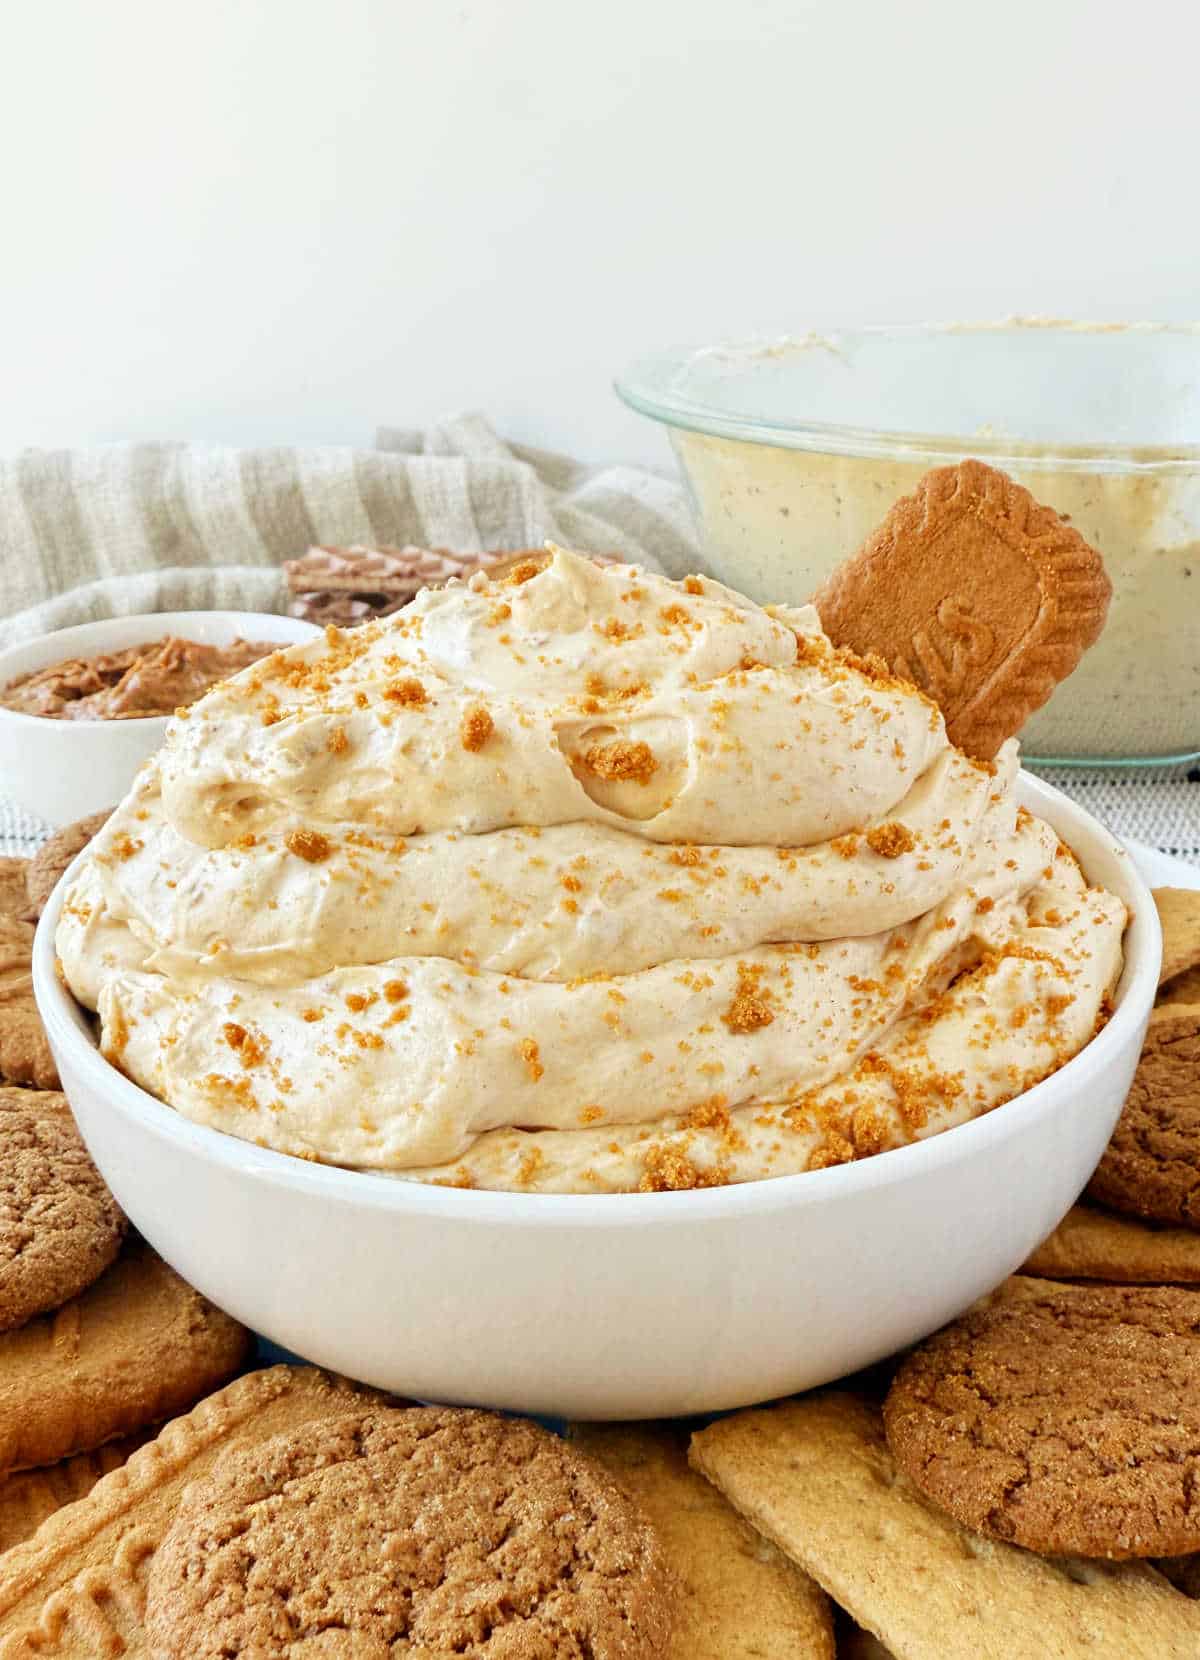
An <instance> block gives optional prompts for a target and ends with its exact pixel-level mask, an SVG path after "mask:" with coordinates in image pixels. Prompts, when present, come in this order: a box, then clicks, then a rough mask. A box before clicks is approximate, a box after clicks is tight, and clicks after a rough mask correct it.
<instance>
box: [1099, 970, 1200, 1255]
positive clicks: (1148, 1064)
mask: <svg viewBox="0 0 1200 1660" xmlns="http://www.w3.org/2000/svg"><path fill="white" fill-rule="evenodd" d="M1088 1193H1089V1195H1090V1196H1091V1197H1092V1198H1093V1199H1096V1200H1098V1201H1099V1203H1100V1204H1102V1205H1108V1206H1110V1207H1111V1208H1112V1209H1113V1210H1119V1211H1125V1212H1128V1213H1129V1214H1131V1215H1133V1216H1140V1217H1148V1218H1151V1219H1153V1220H1155V1221H1159V1222H1170V1223H1174V1224H1175V1225H1176V1226H1181V1227H1186V1228H1195V1229H1197V1230H1200V1003H1165V1004H1160V1005H1159V1007H1157V1008H1155V1009H1152V1010H1151V1012H1150V1023H1149V1026H1148V1027H1147V1030H1146V1041H1145V1044H1144V1045H1143V1047H1142V1053H1141V1058H1140V1059H1139V1061H1138V1064H1137V1071H1136V1072H1135V1073H1134V1076H1133V1083H1132V1084H1131V1085H1130V1089H1129V1094H1128V1095H1127V1096H1126V1098H1125V1105H1124V1106H1123V1107H1122V1108H1121V1116H1120V1118H1119V1119H1118V1120H1117V1127H1116V1129H1115V1130H1114V1131H1113V1133H1112V1139H1111V1140H1110V1141H1109V1144H1108V1146H1107V1147H1106V1148H1105V1151H1104V1156H1103V1157H1102V1158H1101V1160H1100V1163H1099V1165H1098V1166H1097V1169H1096V1172H1095V1174H1094V1175H1093V1177H1092V1179H1091V1181H1090V1183H1089V1184H1088Z"/></svg>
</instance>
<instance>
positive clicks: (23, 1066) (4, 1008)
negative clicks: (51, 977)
mask: <svg viewBox="0 0 1200 1660" xmlns="http://www.w3.org/2000/svg"><path fill="white" fill-rule="evenodd" d="M32 962H33V927H32V925H31V924H30V923H28V922H25V921H24V920H23V919H22V918H20V917H16V916H9V915H7V914H5V913H3V912H0V1084H26V1085H30V1086H32V1087H33V1088H34V1089H57V1088H58V1068H57V1066H55V1064H54V1056H53V1055H52V1054H51V1053H50V1044H49V1042H48V1041H47V1039H46V1033H45V1030H44V1028H43V1026H42V1021H41V1016H40V1015H39V1014H38V1012H37V1005H36V1004H35V1002H34V1000H33V969H32Z"/></svg>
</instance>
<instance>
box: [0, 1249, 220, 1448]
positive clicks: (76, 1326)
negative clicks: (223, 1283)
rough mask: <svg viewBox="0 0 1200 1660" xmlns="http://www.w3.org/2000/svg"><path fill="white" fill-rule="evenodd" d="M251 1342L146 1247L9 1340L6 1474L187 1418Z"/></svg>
mask: <svg viewBox="0 0 1200 1660" xmlns="http://www.w3.org/2000/svg"><path fill="white" fill-rule="evenodd" d="M250 1346H251V1337H250V1333H249V1332H248V1331H246V1329H245V1327H244V1326H240V1325H239V1324H238V1322H237V1321H236V1320H231V1319H230V1317H229V1316H228V1315H227V1314H222V1313H221V1311H220V1309H216V1308H214V1307H213V1306H212V1304H211V1303H209V1302H207V1301H206V1300H205V1299H204V1298H203V1297H202V1296H201V1295H200V1293H199V1292H198V1291H193V1290H192V1288H191V1286H190V1285H186V1284H185V1283H184V1281H183V1280H181V1279H180V1278H179V1275H178V1274H176V1273H175V1272H174V1270H173V1269H170V1268H168V1267H167V1265H166V1263H165V1262H163V1260H162V1259H161V1257H158V1256H156V1255H155V1253H154V1252H153V1251H152V1250H151V1249H150V1247H149V1246H148V1245H146V1244H145V1243H143V1241H141V1240H140V1239H132V1240H130V1241H129V1243H128V1244H127V1245H126V1247H125V1249H124V1250H123V1251H122V1252H121V1254H120V1256H119V1257H118V1258H117V1260H116V1261H115V1262H114V1263H113V1265H112V1267H111V1268H109V1269H107V1270H106V1272H105V1273H103V1274H101V1276H100V1278H99V1279H98V1280H96V1281H95V1283H94V1284H93V1285H90V1286H89V1287H88V1288H87V1290H86V1291H84V1292H81V1294H80V1295H79V1296H78V1297H74V1298H72V1299H71V1301H70V1302H69V1303H64V1304H63V1305H62V1307H61V1308H58V1309H56V1310H55V1311H54V1312H53V1313H52V1314H42V1315H39V1316H38V1317H37V1318H36V1319H33V1320H30V1321H29V1322H28V1323H27V1324H25V1325H23V1326H20V1327H18V1328H17V1330H15V1331H8V1332H4V1333H3V1334H0V1474H7V1473H8V1472H10V1471H12V1470H22V1469H26V1468H28V1467H30V1466H31V1465H40V1464H55V1463H57V1462H58V1461H59V1459H62V1458H69V1457H71V1456H72V1455H73V1454H74V1453H77V1452H88V1451H90V1450H91V1449H93V1448H95V1447H99V1446H102V1445H103V1444H104V1442H106V1441H112V1440H115V1439H116V1438H117V1437H119V1436H123V1435H131V1434H133V1433H134V1432H135V1431H137V1430H139V1429H142V1428H143V1427H144V1426H145V1425H147V1424H156V1423H161V1422H162V1421H163V1420H164V1419H165V1418H169V1417H171V1416H172V1415H173V1414H174V1413H176V1412H182V1411H184V1410H185V1409H186V1408H187V1407H189V1406H191V1405H192V1403H193V1402H194V1401H196V1400H198V1399H199V1398H200V1396H201V1395H205V1394H207V1393H208V1392H209V1390H211V1389H215V1388H216V1387H217V1386H218V1385H219V1384H221V1383H224V1382H225V1380H226V1379H227V1378H229V1377H231V1376H232V1375H233V1373H234V1372H236V1371H237V1370H238V1368H239V1367H240V1366H242V1365H243V1364H244V1363H245V1361H246V1358H247V1356H248V1354H249V1352H250Z"/></svg>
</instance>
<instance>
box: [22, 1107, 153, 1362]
mask: <svg viewBox="0 0 1200 1660" xmlns="http://www.w3.org/2000/svg"><path fill="white" fill-rule="evenodd" d="M124 1234H125V1218H124V1216H123V1215H122V1214H121V1209H120V1207H119V1206H118V1204H117V1201H116V1200H115V1199H114V1198H113V1196H112V1194H111V1193H110V1192H109V1191H108V1188H107V1187H106V1186H105V1183H104V1179H103V1177H102V1176H101V1175H100V1172H99V1171H98V1170H97V1169H96V1166H95V1165H94V1164H93V1163H92V1160H91V1157H90V1155H89V1153H88V1150H87V1148H86V1147H85V1146H84V1145H83V1142H82V1140H81V1139H80V1135H79V1131H78V1130H77V1129H76V1128H75V1120H74V1119H73V1118H72V1117H71V1109H70V1108H69V1107H68V1106H67V1102H66V1098H65V1096H63V1095H60V1094H59V1093H58V1092H57V1091H54V1090H47V1091H42V1090H34V1089H6V1088H3V1087H0V1332H4V1331H9V1330H11V1329H12V1328H13V1327H14V1326H20V1325H23V1324H24V1323H25V1321H26V1320H29V1319H32V1317H33V1316H34V1315H35V1314H42V1313H43V1312H44V1311H45V1310H46V1309H51V1308H57V1307H58V1306H59V1304H60V1303H65V1302H66V1301H67V1300H68V1299H69V1298H71V1297H74V1296H76V1295H77V1294H78V1293H79V1292H80V1291H82V1290H83V1289H84V1288H85V1287H86V1286H89V1285H90V1284H91V1283H92V1281H93V1280H95V1279H96V1278H98V1276H99V1275H101V1274H102V1273H103V1272H104V1270H105V1269H106V1268H107V1267H108V1266H109V1264H110V1263H111V1262H112V1261H113V1259H114V1258H115V1256H116V1254H117V1252H118V1251H119V1250H120V1248H121V1240H122V1239H123V1237H124Z"/></svg>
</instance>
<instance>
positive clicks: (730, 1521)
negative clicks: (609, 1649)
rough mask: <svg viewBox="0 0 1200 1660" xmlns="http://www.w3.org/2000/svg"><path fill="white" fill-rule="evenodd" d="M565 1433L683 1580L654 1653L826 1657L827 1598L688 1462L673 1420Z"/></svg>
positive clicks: (791, 1659)
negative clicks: (646, 1526) (647, 1524)
mask: <svg viewBox="0 0 1200 1660" xmlns="http://www.w3.org/2000/svg"><path fill="white" fill-rule="evenodd" d="M567 1433H568V1435H569V1437H570V1439H571V1440H572V1441H574V1442H575V1444H576V1445H577V1446H578V1447H580V1448H581V1449H582V1451H584V1452H586V1453H589V1454H590V1455H591V1457H593V1458H594V1459H596V1460H597V1461H598V1462H599V1463H601V1464H603V1465H604V1466H605V1468H606V1469H607V1470H608V1471H609V1472H610V1473H611V1474H612V1475H613V1476H615V1477H616V1478H617V1480H618V1481H619V1482H620V1483H621V1485H622V1486H623V1487H624V1488H625V1489H626V1491H627V1492H628V1493H630V1494H631V1495H632V1497H633V1498H634V1499H636V1500H637V1502H638V1504H639V1505H640V1506H641V1508H642V1509H643V1510H644V1511H645V1513H646V1515H647V1516H648V1517H649V1518H650V1520H651V1522H652V1523H653V1524H654V1526H655V1528H656V1529H657V1532H658V1536H659V1538H660V1539H661V1540H662V1542H663V1545H664V1547H665V1550H666V1555H667V1561H668V1563H669V1564H670V1566H671V1567H672V1569H673V1570H674V1572H675V1574H676V1577H677V1578H678V1579H679V1581H680V1583H681V1584H682V1586H683V1593H684V1594H683V1599H682V1602H681V1604H680V1610H679V1618H678V1623H677V1625H676V1629H675V1634H674V1637H673V1640H672V1643H671V1646H670V1648H669V1649H668V1651H667V1653H666V1655H664V1656H663V1660H833V1656H834V1654H835V1652H836V1650H835V1645H834V1639H833V1622H832V1612H831V1609H830V1606H829V1599H828V1598H827V1597H826V1595H825V1593H824V1592H823V1591H822V1590H821V1588H820V1587H819V1586H818V1585H817V1584H816V1583H815V1582H814V1581H813V1580H812V1579H810V1578H809V1576H808V1575H807V1574H805V1573H802V1572H801V1571H800V1570H799V1569H798V1568H796V1567H795V1566H794V1565H793V1564H792V1563H791V1562H789V1561H788V1559H787V1558H786V1557H785V1556H783V1555H781V1554H780V1552H779V1551H777V1550H776V1549H775V1547H774V1546H773V1545H771V1544H769V1543H768V1542H767V1540H765V1539H764V1538H762V1537H761V1535H760V1534H757V1533H755V1532H754V1530H753V1528H750V1527H747V1525H746V1523H745V1522H743V1521H742V1519H741V1517H740V1516H738V1514H737V1512H736V1511H735V1510H733V1509H732V1508H731V1507H730V1506H729V1505H728V1504H727V1503H726V1502H725V1500H724V1499H723V1498H722V1497H721V1495H720V1493H718V1492H717V1490H716V1488H715V1487H712V1486H711V1485H710V1484H709V1483H708V1482H707V1481H705V1480H704V1479H703V1478H702V1477H701V1476H698V1475H696V1474H695V1472H694V1471H692V1470H690V1469H689V1468H688V1461H687V1435H686V1433H685V1432H684V1431H683V1430H680V1429H676V1428H675V1427H674V1426H673V1425H671V1424H669V1423H662V1424H572V1425H571V1426H570V1428H569V1429H568V1432H567Z"/></svg>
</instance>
